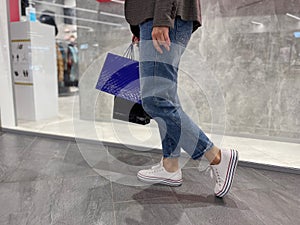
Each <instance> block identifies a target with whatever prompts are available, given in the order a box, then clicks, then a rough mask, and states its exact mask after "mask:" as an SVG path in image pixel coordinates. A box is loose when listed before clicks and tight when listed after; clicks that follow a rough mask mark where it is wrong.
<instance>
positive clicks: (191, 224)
mask: <svg viewBox="0 0 300 225" xmlns="http://www.w3.org/2000/svg"><path fill="white" fill-rule="evenodd" d="M170 189H171V191H172V195H173V197H174V198H175V201H176V202H177V205H178V206H179V207H180V208H181V209H182V210H183V213H184V214H185V216H186V218H187V219H188V221H189V222H190V225H193V222H192V221H191V219H190V218H189V216H188V214H187V213H186V211H185V208H184V207H183V204H182V203H181V202H180V201H179V200H178V198H177V197H176V192H175V190H174V188H170Z"/></svg>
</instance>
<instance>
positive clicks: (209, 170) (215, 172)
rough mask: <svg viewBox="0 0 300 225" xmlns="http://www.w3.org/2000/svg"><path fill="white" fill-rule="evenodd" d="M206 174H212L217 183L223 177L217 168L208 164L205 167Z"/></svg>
mask: <svg viewBox="0 0 300 225" xmlns="http://www.w3.org/2000/svg"><path fill="white" fill-rule="evenodd" d="M204 173H205V174H208V173H209V175H210V177H211V179H215V181H216V183H220V182H221V178H220V175H219V172H218V170H217V169H213V167H211V166H210V165H208V166H207V167H206V169H205V172H204Z"/></svg>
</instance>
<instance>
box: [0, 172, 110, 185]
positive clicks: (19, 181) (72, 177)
mask: <svg viewBox="0 0 300 225" xmlns="http://www.w3.org/2000/svg"><path fill="white" fill-rule="evenodd" d="M82 177H83V178H90V177H101V178H103V179H105V180H106V181H108V179H107V178H106V177H103V176H100V175H96V174H95V175H81V176H71V177H63V176H57V177H53V178H50V179H41V178H38V179H35V180H15V181H2V182H0V185H1V184H17V183H26V182H48V181H55V180H58V179H63V180H72V179H75V178H82Z"/></svg>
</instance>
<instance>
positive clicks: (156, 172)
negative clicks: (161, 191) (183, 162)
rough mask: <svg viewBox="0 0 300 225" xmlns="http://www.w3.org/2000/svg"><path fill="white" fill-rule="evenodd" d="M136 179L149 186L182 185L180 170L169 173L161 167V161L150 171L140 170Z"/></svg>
mask: <svg viewBox="0 0 300 225" xmlns="http://www.w3.org/2000/svg"><path fill="white" fill-rule="evenodd" d="M137 177H138V179H139V180H141V181H143V182H146V183H151V184H155V183H159V184H164V185H168V186H180V185H181V184H182V173H181V169H180V168H179V169H178V170H177V171H176V172H173V173H170V172H168V171H166V170H165V168H164V167H163V161H162V160H161V161H160V163H159V164H158V165H155V166H152V167H151V169H147V170H140V171H139V172H138V174H137Z"/></svg>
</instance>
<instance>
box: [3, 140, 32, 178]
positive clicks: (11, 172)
mask: <svg viewBox="0 0 300 225" xmlns="http://www.w3.org/2000/svg"><path fill="white" fill-rule="evenodd" d="M36 139H37V137H36V136H35V137H34V138H33V139H32V141H31V142H30V143H29V144H28V145H27V146H26V147H24V149H23V150H22V151H21V153H20V154H22V155H23V154H24V157H25V155H26V154H27V151H28V149H29V148H30V147H31V146H32V145H33V143H34V142H35V141H36ZM24 157H23V158H22V160H20V161H19V163H18V164H17V166H16V167H15V168H14V169H13V170H12V171H10V172H9V170H8V171H7V172H5V173H4V174H3V176H2V177H3V178H4V180H5V179H6V178H7V177H10V175H12V174H13V173H14V172H15V171H17V170H18V169H19V168H20V166H21V163H22V162H24ZM2 182H3V181H0V183H2Z"/></svg>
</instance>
